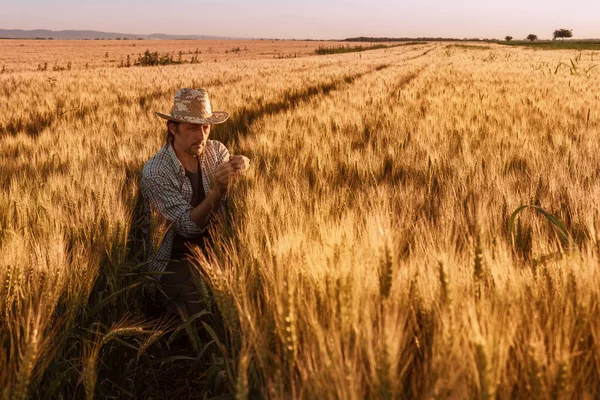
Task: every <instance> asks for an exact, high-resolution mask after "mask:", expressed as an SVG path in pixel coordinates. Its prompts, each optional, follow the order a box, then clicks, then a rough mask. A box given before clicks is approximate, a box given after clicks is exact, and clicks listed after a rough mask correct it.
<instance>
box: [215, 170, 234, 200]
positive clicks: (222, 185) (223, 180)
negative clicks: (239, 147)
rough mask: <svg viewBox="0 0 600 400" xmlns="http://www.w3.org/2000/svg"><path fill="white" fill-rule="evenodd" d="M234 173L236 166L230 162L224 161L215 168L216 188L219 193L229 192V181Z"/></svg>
mask: <svg viewBox="0 0 600 400" xmlns="http://www.w3.org/2000/svg"><path fill="white" fill-rule="evenodd" d="M234 174H235V168H234V167H233V166H232V165H231V163H228V162H224V163H222V164H220V165H219V166H218V167H217V168H215V174H214V177H215V189H216V190H217V193H218V194H219V195H223V194H225V193H227V188H228V187H229V181H230V179H231V177H232V176H233V175H234Z"/></svg>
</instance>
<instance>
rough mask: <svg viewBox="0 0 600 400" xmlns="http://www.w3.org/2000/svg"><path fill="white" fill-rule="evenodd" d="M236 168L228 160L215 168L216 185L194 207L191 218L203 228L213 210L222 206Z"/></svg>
mask: <svg viewBox="0 0 600 400" xmlns="http://www.w3.org/2000/svg"><path fill="white" fill-rule="evenodd" d="M234 171H235V168H234V167H233V166H232V165H231V164H230V163H228V162H225V163H222V164H220V165H219V166H218V167H217V168H216V169H215V174H214V180H215V185H214V188H212V189H211V190H210V191H209V192H208V195H207V196H206V198H205V199H204V200H202V202H201V203H200V204H198V205H197V206H196V207H194V208H193V209H192V211H191V213H190V218H191V220H192V221H194V223H195V224H196V225H198V226H199V227H200V228H201V229H206V225H207V224H208V219H209V217H210V214H211V212H216V211H218V210H219V207H220V206H221V200H222V198H223V195H225V194H226V193H227V188H228V186H229V180H230V179H231V177H232V176H233V175H234Z"/></svg>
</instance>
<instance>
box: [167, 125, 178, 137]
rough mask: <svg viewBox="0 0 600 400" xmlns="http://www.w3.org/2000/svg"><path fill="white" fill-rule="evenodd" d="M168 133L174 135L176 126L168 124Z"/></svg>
mask: <svg viewBox="0 0 600 400" xmlns="http://www.w3.org/2000/svg"><path fill="white" fill-rule="evenodd" d="M168 126H169V132H171V134H172V135H175V132H177V124H174V123H169V125H168Z"/></svg>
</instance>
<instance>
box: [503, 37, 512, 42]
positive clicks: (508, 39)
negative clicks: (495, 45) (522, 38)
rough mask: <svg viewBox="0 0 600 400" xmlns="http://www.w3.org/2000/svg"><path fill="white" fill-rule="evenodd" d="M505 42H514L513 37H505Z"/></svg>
mask: <svg viewBox="0 0 600 400" xmlns="http://www.w3.org/2000/svg"><path fill="white" fill-rule="evenodd" d="M504 40H506V41H507V42H510V41H511V40H513V37H512V36H505V37H504Z"/></svg>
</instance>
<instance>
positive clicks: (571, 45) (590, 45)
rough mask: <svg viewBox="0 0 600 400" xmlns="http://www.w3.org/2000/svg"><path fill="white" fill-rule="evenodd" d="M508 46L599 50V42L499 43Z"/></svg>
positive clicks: (520, 41)
mask: <svg viewBox="0 0 600 400" xmlns="http://www.w3.org/2000/svg"><path fill="white" fill-rule="evenodd" d="M501 44H504V45H508V46H526V47H531V48H534V49H540V50H600V40H590V41H587V40H586V41H571V40H568V41H562V40H548V41H539V42H530V41H525V40H518V41H511V42H504V43H501Z"/></svg>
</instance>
